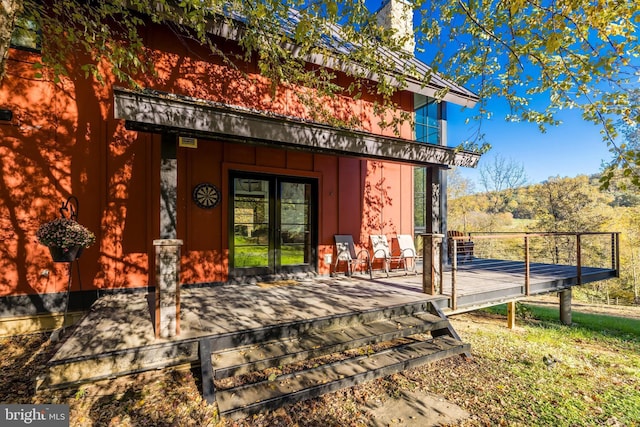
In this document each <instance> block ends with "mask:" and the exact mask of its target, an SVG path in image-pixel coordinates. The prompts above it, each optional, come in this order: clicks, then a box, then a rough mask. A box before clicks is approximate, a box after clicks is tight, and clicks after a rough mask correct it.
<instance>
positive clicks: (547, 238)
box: [421, 232, 620, 310]
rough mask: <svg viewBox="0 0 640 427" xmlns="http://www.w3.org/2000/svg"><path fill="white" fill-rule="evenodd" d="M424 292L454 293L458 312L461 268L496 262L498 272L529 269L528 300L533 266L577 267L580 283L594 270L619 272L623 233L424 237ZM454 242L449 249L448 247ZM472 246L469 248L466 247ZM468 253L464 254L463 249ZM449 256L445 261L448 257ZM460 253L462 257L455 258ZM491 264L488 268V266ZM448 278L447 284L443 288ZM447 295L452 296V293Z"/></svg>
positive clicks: (493, 265) (525, 277)
mask: <svg viewBox="0 0 640 427" xmlns="http://www.w3.org/2000/svg"><path fill="white" fill-rule="evenodd" d="M421 237H422V243H423V248H422V249H423V260H424V264H423V265H424V267H423V292H425V293H427V294H431V295H435V294H444V293H445V288H446V289H447V291H449V290H450V292H451V295H450V296H451V305H452V309H453V310H456V308H457V301H456V300H457V297H458V289H457V280H458V272H459V270H460V269H461V268H464V269H465V270H469V268H472V267H473V263H474V262H475V263H476V264H477V263H478V262H479V261H482V262H485V263H486V262H488V261H489V260H490V262H491V268H492V269H494V270H499V269H500V266H501V263H503V264H504V266H505V268H506V266H507V264H509V263H511V264H513V262H514V261H517V262H522V263H523V264H524V274H523V277H522V281H523V285H524V293H523V296H529V295H530V291H531V288H530V286H531V275H530V268H531V265H532V264H534V263H539V264H552V265H563V266H575V269H576V270H575V278H576V284H578V285H580V284H582V275H583V269H584V268H585V267H595V268H601V269H610V270H614V271H615V276H616V277H618V275H619V272H620V254H619V247H620V239H619V233H618V232H584V233H564V232H562V233H551V232H543V233H526V232H516V233H514V232H503V233H467V234H465V235H463V236H456V237H449V238H448V239H445V236H444V235H442V234H422V235H421ZM447 240H449V244H447ZM469 241H471V242H473V244H472V245H471V246H469V244H468V243H466V242H469ZM462 247H464V248H465V249H464V250H462V251H460V250H458V249H459V248H462ZM445 252H447V255H446V256H445V255H444V253H445ZM453 254H457V256H453ZM485 265H486V264H485ZM445 273H447V274H446V277H447V281H450V283H446V286H445V283H444V280H445ZM447 293H448V292H447Z"/></svg>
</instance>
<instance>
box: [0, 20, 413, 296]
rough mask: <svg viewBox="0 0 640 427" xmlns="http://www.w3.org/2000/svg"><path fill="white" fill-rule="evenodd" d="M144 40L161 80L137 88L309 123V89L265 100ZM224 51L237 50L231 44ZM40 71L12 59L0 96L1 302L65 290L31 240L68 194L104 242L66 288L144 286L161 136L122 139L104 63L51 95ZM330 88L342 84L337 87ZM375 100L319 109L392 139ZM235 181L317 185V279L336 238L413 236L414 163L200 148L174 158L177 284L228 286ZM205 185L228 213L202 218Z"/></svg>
mask: <svg viewBox="0 0 640 427" xmlns="http://www.w3.org/2000/svg"><path fill="white" fill-rule="evenodd" d="M147 31H148V32H149V34H148V40H151V42H149V43H148V48H149V56H150V57H152V58H153V59H154V61H155V63H156V68H157V76H153V77H151V76H145V77H141V78H140V83H141V84H142V85H143V86H144V87H148V88H153V89H157V90H160V91H167V92H171V93H176V94H181V95H188V96H192V97H194V98H200V99H207V100H212V101H219V102H224V103H228V104H233V105H239V106H245V107H249V108H254V109H259V110H268V111H271V112H274V113H278V114H284V115H288V116H296V117H301V118H310V114H309V112H308V111H307V109H306V108H305V107H304V106H303V105H302V104H301V103H300V102H298V101H297V99H296V96H295V94H294V90H298V91H299V90H304V89H300V88H291V87H287V86H286V85H281V86H280V87H279V88H278V91H277V92H276V93H273V92H272V91H271V88H270V84H269V82H268V81H267V80H266V79H264V78H263V77H261V76H260V75H259V74H258V73H257V72H256V67H255V64H251V63H249V64H239V65H240V69H239V70H234V69H231V68H229V67H227V66H224V65H222V64H221V62H220V61H218V62H217V63H216V62H206V61H205V60H204V59H203V58H210V56H209V55H208V54H207V52H206V51H204V50H203V49H200V48H199V47H198V46H193V45H192V46H189V48H188V49H187V48H186V47H185V46H184V45H183V44H181V43H177V42H176V41H175V39H174V38H173V37H174V36H173V34H172V33H171V32H166V31H164V30H162V28H160V27H156V26H151V25H149V26H148V27H147ZM225 46H226V48H227V49H232V48H233V44H232V43H230V42H225ZM37 60H38V57H37V55H34V54H29V53H26V52H22V51H17V50H11V51H10V57H9V61H8V69H7V76H6V77H5V79H4V80H3V81H2V84H1V85H0V108H2V109H10V110H12V111H13V114H14V118H13V120H12V121H11V122H0V155H2V158H3V163H2V165H3V166H2V176H1V179H0V211H1V212H2V215H0V221H1V227H0V230H1V232H2V237H3V238H2V239H1V242H0V267H1V268H2V271H3V273H2V277H1V279H0V297H5V296H10V295H24V294H29V295H33V294H45V293H55V292H63V291H64V290H66V286H67V269H66V264H54V263H52V261H51V258H50V257H49V254H48V252H47V249H46V248H45V247H44V246H42V245H40V244H38V243H37V242H36V238H35V232H36V230H37V228H38V226H39V225H40V224H41V223H42V222H45V221H48V220H50V219H53V218H55V217H56V216H58V208H59V207H60V205H61V204H62V202H64V201H65V200H66V199H67V197H68V196H70V195H75V196H76V197H78V199H79V201H80V209H79V216H78V219H79V221H80V222H81V223H82V224H84V225H85V226H87V227H88V228H90V229H91V230H92V231H94V232H95V233H96V236H97V238H98V240H97V244H96V245H94V246H92V247H91V248H89V249H87V250H85V252H84V254H83V255H82V258H81V259H80V261H79V265H80V273H81V275H80V277H75V278H74V281H73V282H72V289H73V290H74V291H78V290H84V291H86V290H92V289H96V288H98V289H118V288H138V287H144V286H147V285H149V284H150V283H149V280H150V274H149V273H150V271H153V270H152V269H151V268H152V264H153V260H152V258H153V250H154V248H153V245H152V242H153V240H154V239H157V238H158V237H159V233H158V230H159V222H160V220H159V215H160V214H159V200H160V194H159V187H160V185H159V164H160V135H158V134H151V133H143V132H132V131H128V130H126V129H125V124H124V122H122V121H120V120H115V119H114V118H113V86H114V85H116V84H117V82H115V81H114V80H113V78H111V77H109V73H108V72H107V71H106V70H108V67H106V65H104V64H103V70H105V74H106V76H107V79H106V81H105V82H104V83H97V82H95V81H94V80H93V79H91V78H87V77H85V75H84V73H82V72H80V71H79V70H76V69H74V68H73V67H70V77H68V78H67V77H65V78H63V79H62V81H61V82H60V83H53V82H52V79H51V78H50V77H47V76H45V77H39V76H37V75H36V71H35V69H34V68H33V66H32V65H33V62H35V61H37ZM242 72H245V73H248V75H249V76H250V78H249V79H247V78H245V77H244V76H243V74H242ZM338 79H339V81H341V82H345V83H346V81H347V79H346V77H345V76H339V77H338ZM373 101H375V98H374V97H373V96H372V95H365V96H364V97H362V98H361V99H358V100H353V99H351V98H349V97H347V96H339V97H336V98H333V99H329V98H326V99H322V100H319V102H321V103H323V104H324V105H325V106H329V107H331V108H332V109H334V110H335V111H336V113H337V114H338V115H343V116H344V117H347V116H348V115H349V114H356V115H357V116H358V118H359V122H360V129H362V130H365V131H370V132H376V133H381V134H386V135H393V130H392V129H380V127H379V126H378V125H377V123H378V120H379V119H378V118H376V117H375V116H374V114H373V113H372V110H373V107H372V103H373ZM395 101H396V102H397V103H398V104H399V105H400V106H401V108H402V109H404V110H406V111H411V109H412V107H413V100H412V95H411V94H410V93H407V92H401V93H399V94H397V95H396V99H395ZM399 132H400V135H401V136H403V137H405V138H410V137H411V132H412V131H411V128H410V126H409V125H408V124H404V125H403V126H401V127H400V128H399ZM230 170H245V171H255V172H263V173H270V174H277V175H287V176H305V177H314V178H317V179H318V182H319V200H318V209H319V215H318V218H319V238H318V241H319V251H318V252H319V260H318V266H319V272H320V273H323V274H326V273H328V272H329V270H328V266H327V265H326V264H324V261H323V255H324V254H325V253H330V252H332V250H333V247H332V245H333V235H334V234H352V235H354V238H355V239H356V241H358V242H360V244H361V245H363V246H366V245H368V236H369V234H371V233H376V234H378V233H385V234H387V235H388V236H392V235H394V234H395V233H412V230H413V196H412V193H413V182H412V179H413V172H412V170H413V168H412V167H411V166H409V165H400V164H396V163H390V162H378V161H368V160H363V159H357V158H353V157H341V156H335V155H325V154H313V153H307V152H301V151H291V150H284V149H281V148H272V147H268V146H251V145H246V144H239V143H232V142H225V141H220V140H204V139H200V140H199V141H198V147H197V148H196V149H190V148H179V149H178V206H177V208H178V211H177V215H178V222H177V223H178V230H177V231H178V236H177V237H178V238H180V239H183V241H184V246H183V251H182V254H183V258H182V277H181V282H182V283H201V282H224V281H226V280H227V273H228V270H227V266H228V241H229V236H228V227H227V224H228V222H229V218H228V205H227V203H228V201H229V195H228V188H229V185H228V184H229V183H228V176H229V175H228V172H229V171H230ZM203 181H208V182H212V183H213V184H215V185H216V186H218V187H219V188H220V189H221V191H222V203H221V205H220V206H218V207H216V208H215V209H212V210H202V209H199V208H197V207H196V206H195V205H194V204H193V202H192V201H191V189H192V188H193V187H194V186H195V185H196V184H198V183H200V182H203ZM46 271H49V272H50V274H48V275H47V274H45V273H46ZM74 274H75V272H74ZM151 280H152V279H151ZM151 284H153V283H151Z"/></svg>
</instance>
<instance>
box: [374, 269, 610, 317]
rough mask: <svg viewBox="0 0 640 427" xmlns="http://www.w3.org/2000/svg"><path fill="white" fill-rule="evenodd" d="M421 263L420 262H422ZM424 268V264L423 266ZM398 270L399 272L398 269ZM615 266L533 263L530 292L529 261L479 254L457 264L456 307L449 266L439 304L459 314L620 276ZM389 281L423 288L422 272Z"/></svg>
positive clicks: (443, 280)
mask: <svg viewBox="0 0 640 427" xmlns="http://www.w3.org/2000/svg"><path fill="white" fill-rule="evenodd" d="M419 267H420V266H419ZM419 271H420V268H419ZM396 274H397V273H396ZM616 275H617V272H616V270H615V269H610V268H596V267H581V269H580V277H578V270H577V267H576V266H573V265H558V264H545V263H530V265H529V293H528V295H527V292H526V286H525V282H526V265H525V263H524V262H519V261H505V260H496V259H479V258H475V259H474V260H473V261H471V262H466V263H461V264H458V266H457V271H456V274H455V277H456V286H455V291H456V292H455V293H456V295H455V308H454V301H453V300H454V298H453V295H452V276H453V274H452V271H451V266H450V265H449V266H445V268H444V272H443V275H442V290H441V293H440V295H441V296H445V297H446V299H442V300H439V303H438V304H439V306H440V308H442V309H443V311H444V312H445V313H446V314H448V315H451V314H457V313H463V312H468V311H473V310H477V309H479V308H482V307H490V306H494V305H499V304H503V303H505V302H509V301H514V300H519V299H523V298H526V297H527V296H532V295H541V294H548V293H553V292H559V291H562V290H565V289H569V288H571V287H573V286H579V285H581V284H582V285H584V284H587V283H591V282H596V281H599V280H607V279H611V278H614V277H617V276H616ZM374 280H376V281H384V280H388V282H389V285H391V286H397V287H404V288H407V289H413V290H415V291H418V292H421V291H422V276H421V275H420V274H419V275H418V276H411V275H408V276H394V277H392V278H390V279H374Z"/></svg>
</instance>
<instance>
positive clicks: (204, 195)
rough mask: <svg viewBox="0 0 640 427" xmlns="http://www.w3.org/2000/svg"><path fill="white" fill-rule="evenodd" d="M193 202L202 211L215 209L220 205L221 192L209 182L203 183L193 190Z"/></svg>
mask: <svg viewBox="0 0 640 427" xmlns="http://www.w3.org/2000/svg"><path fill="white" fill-rule="evenodd" d="M193 201H194V202H195V204H196V205H197V206H198V207H199V208H202V209H212V208H215V207H216V206H217V205H218V203H220V190H218V188H217V187H216V186H215V185H213V184H210V183H208V182H202V183H200V184H198V185H196V186H195V187H194V188H193Z"/></svg>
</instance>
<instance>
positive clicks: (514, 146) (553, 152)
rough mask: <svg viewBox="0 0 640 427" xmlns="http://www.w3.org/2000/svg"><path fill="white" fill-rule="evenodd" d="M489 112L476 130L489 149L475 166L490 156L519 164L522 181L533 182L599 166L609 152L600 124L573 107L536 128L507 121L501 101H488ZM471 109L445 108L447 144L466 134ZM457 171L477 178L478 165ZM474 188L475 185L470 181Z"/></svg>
mask: <svg viewBox="0 0 640 427" xmlns="http://www.w3.org/2000/svg"><path fill="white" fill-rule="evenodd" d="M490 107H491V108H490V109H491V111H492V112H493V113H494V115H493V117H492V119H490V120H486V119H485V120H484V121H483V123H482V131H483V133H484V134H485V137H486V139H487V142H489V143H490V144H491V146H492V149H491V150H490V151H489V152H488V153H486V154H484V155H483V156H482V159H481V160H480V166H481V165H482V164H483V163H484V162H491V161H492V159H493V158H494V156H496V155H500V156H502V157H503V158H505V159H508V160H512V161H513V162H515V163H517V164H521V165H522V166H523V167H524V170H525V172H526V174H527V177H528V183H531V184H533V183H538V182H541V181H544V180H546V179H547V178H549V177H552V176H561V177H565V176H568V177H574V176H577V175H581V174H587V175H590V174H593V173H597V172H600V171H601V165H602V161H603V160H604V161H607V160H609V158H610V157H611V153H609V150H608V149H607V146H606V143H605V142H604V141H603V140H602V137H601V135H600V128H599V127H598V126H596V125H595V124H593V123H591V122H586V121H584V120H583V119H582V117H581V116H580V114H581V113H580V111H579V110H575V109H574V110H563V111H561V112H560V113H559V114H558V118H559V119H560V120H562V121H563V124H561V125H559V126H549V127H547V132H546V133H541V132H540V130H539V129H538V126H537V125H536V124H532V123H512V122H507V121H506V120H505V119H504V118H505V114H506V112H507V107H506V101H504V100H499V99H498V100H494V101H491V102H490ZM476 112H477V111H475V110H474V109H466V110H464V111H461V109H460V107H458V106H456V105H449V108H448V134H449V145H450V146H456V145H458V144H459V143H461V142H463V141H464V140H466V139H469V138H470V137H471V136H472V133H473V130H474V129H475V126H476V125H475V124H473V122H470V123H469V124H465V120H466V118H467V117H472V116H473V115H474V113H476ZM459 171H460V173H461V175H462V176H464V177H466V178H469V179H472V180H473V181H477V180H478V177H479V171H478V169H477V168H476V169H469V168H460V169H459ZM476 190H480V188H479V184H477V183H476Z"/></svg>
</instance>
